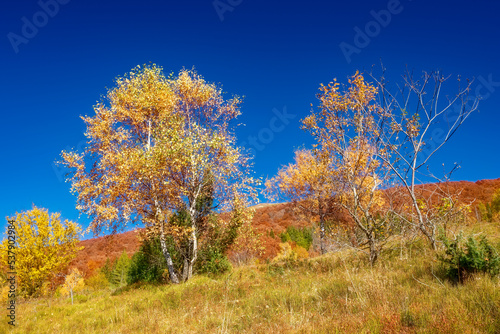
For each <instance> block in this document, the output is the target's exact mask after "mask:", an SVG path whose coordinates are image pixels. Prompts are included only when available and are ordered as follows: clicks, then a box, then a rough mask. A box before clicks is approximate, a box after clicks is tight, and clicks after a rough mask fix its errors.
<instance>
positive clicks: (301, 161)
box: [265, 149, 338, 254]
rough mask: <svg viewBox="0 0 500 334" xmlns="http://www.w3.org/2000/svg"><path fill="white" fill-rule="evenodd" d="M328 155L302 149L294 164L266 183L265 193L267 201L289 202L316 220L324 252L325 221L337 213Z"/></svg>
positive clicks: (333, 172)
mask: <svg viewBox="0 0 500 334" xmlns="http://www.w3.org/2000/svg"><path fill="white" fill-rule="evenodd" d="M331 167H332V164H331V161H330V156H328V155H324V154H323V155H321V152H320V151H318V150H316V151H311V150H306V149H301V150H297V151H296V152H295V162H294V163H292V164H289V165H288V166H284V167H282V168H281V169H280V170H279V171H278V174H277V175H276V176H275V177H273V178H271V179H268V180H266V183H265V186H266V189H265V193H266V196H267V197H269V198H270V199H277V198H283V199H286V200H289V201H291V202H292V203H293V205H294V206H295V207H296V208H298V209H299V210H300V212H301V213H303V214H306V215H309V216H317V217H319V229H320V248H321V253H322V254H324V253H326V245H325V238H326V224H327V220H328V219H329V218H331V217H332V215H334V214H335V213H337V212H338V209H337V207H336V206H335V205H333V203H332V201H333V200H334V197H335V196H336V194H337V192H336V191H335V186H336V183H335V182H334V179H335V177H336V175H335V170H332V169H331Z"/></svg>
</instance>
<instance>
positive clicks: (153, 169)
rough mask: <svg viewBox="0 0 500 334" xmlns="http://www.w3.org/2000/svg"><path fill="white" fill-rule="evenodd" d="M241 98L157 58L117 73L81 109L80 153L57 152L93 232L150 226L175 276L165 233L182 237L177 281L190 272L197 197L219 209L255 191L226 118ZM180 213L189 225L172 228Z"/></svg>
mask: <svg viewBox="0 0 500 334" xmlns="http://www.w3.org/2000/svg"><path fill="white" fill-rule="evenodd" d="M240 104H241V99H240V98H239V97H237V96H234V97H233V98H231V99H225V98H224V96H223V93H222V89H221V88H219V87H217V86H216V85H215V84H212V83H207V82H206V81H205V80H204V79H203V78H202V77H201V76H200V75H199V74H197V73H196V72H195V71H194V70H181V71H180V72H179V74H178V76H176V77H175V76H173V75H171V76H170V77H168V78H167V77H165V76H164V74H163V72H162V69H161V68H160V67H158V66H156V65H151V66H144V67H140V66H138V67H136V68H135V69H133V70H132V71H131V72H130V73H129V74H128V75H126V76H124V77H122V78H118V79H117V80H116V87H115V88H113V89H110V90H109V91H108V94H107V96H106V100H105V101H103V102H101V103H98V104H97V105H96V106H95V108H94V109H95V116H93V117H90V116H86V117H83V120H84V121H85V123H86V125H87V132H86V136H87V138H88V141H87V144H88V145H87V147H86V150H85V152H82V153H78V152H63V163H64V164H65V165H66V166H68V167H70V168H71V169H72V171H73V174H72V177H71V179H70V180H71V182H72V191H73V192H74V193H76V194H77V196H78V209H79V210H81V211H82V212H84V213H87V214H88V215H90V216H91V217H92V218H93V221H92V224H91V227H90V228H91V229H92V230H93V231H94V233H96V234H98V233H99V232H101V230H102V229H110V230H111V231H113V232H115V231H117V230H118V229H122V228H124V227H125V226H127V225H128V224H130V223H144V224H146V225H148V226H152V225H154V226H156V230H157V231H158V234H159V237H160V241H161V245H162V250H163V253H164V256H165V259H166V261H167V264H168V268H169V274H170V279H171V280H172V282H174V283H178V282H179V281H180V280H179V277H178V273H177V272H176V270H175V269H174V266H173V262H172V258H171V256H170V254H169V252H168V249H167V245H166V241H165V240H166V239H165V238H166V236H167V235H172V236H174V237H175V236H176V235H183V236H184V235H187V236H188V246H187V247H189V249H188V250H186V251H185V252H184V253H185V254H186V257H185V259H184V260H185V261H184V268H183V277H182V279H183V280H187V279H189V278H190V277H191V276H192V269H193V266H194V263H195V261H196V259H197V252H198V237H199V235H198V234H199V233H200V224H201V222H202V221H203V219H204V218H205V217H206V215H207V212H201V211H200V206H199V205H198V203H199V202H200V201H201V200H202V199H204V198H207V197H211V198H212V199H213V201H214V207H217V209H218V210H220V211H231V210H234V209H235V208H236V207H237V206H242V207H245V206H246V205H245V204H244V203H246V202H247V201H249V200H252V199H254V198H255V191H254V188H253V184H254V180H253V179H252V178H251V177H248V173H249V169H248V168H249V166H250V164H249V158H248V157H246V156H245V155H244V154H243V153H242V150H241V149H240V148H239V147H237V146H236V145H235V143H236V139H235V136H234V129H233V126H232V125H231V124H232V122H233V121H234V120H235V118H236V117H237V116H238V115H239V114H240ZM240 202H241V203H243V205H240V204H238V203H240ZM214 207H211V208H210V209H211V210H212V209H214ZM181 211H182V212H185V213H187V214H188V218H189V219H188V220H189V224H188V226H185V228H183V229H181V230H179V229H176V227H175V226H169V222H170V221H171V220H170V218H171V217H172V216H173V215H175V214H176V213H178V212H181Z"/></svg>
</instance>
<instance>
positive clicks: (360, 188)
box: [302, 73, 390, 264]
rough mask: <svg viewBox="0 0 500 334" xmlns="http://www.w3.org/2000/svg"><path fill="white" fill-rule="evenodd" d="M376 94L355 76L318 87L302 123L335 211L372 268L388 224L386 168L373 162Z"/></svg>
mask: <svg viewBox="0 0 500 334" xmlns="http://www.w3.org/2000/svg"><path fill="white" fill-rule="evenodd" d="M376 96H377V89H376V88H375V87H374V86H372V85H371V84H369V83H367V82H366V81H365V80H364V77H363V76H362V75H361V74H359V73H356V74H355V75H353V76H352V77H351V78H349V85H348V86H347V87H342V86H341V85H340V84H339V83H337V82H332V83H330V84H329V85H328V86H324V85H321V87H320V93H319V94H318V99H319V101H320V104H319V107H318V111H316V112H315V111H313V112H312V114H311V115H310V116H308V117H306V118H305V119H304V120H303V121H302V122H303V124H304V126H303V127H304V129H306V130H308V131H310V132H311V134H312V135H313V136H314V138H315V139H316V141H317V145H318V149H319V150H320V151H321V152H322V156H325V157H328V167H327V168H326V169H325V170H326V171H327V173H329V174H330V175H331V176H332V177H329V178H327V180H328V181H329V182H334V185H335V186H331V187H330V188H329V189H334V190H335V193H336V194H337V197H336V202H335V203H336V205H338V206H339V207H341V208H342V209H343V210H345V212H347V213H348V215H349V217H350V219H351V220H352V221H353V223H354V226H355V227H356V228H357V229H358V231H360V232H361V233H360V236H361V240H360V242H359V243H358V244H359V246H360V248H361V249H367V254H368V255H369V260H370V263H372V264H373V263H374V262H375V261H376V260H377V258H378V256H379V253H380V250H381V247H382V246H383V244H384V242H385V241H386V240H387V236H388V231H389V227H388V224H389V223H390V220H389V219H388V217H386V216H385V214H384V211H383V210H381V209H382V206H383V204H384V200H383V195H382V192H381V189H382V188H383V187H384V186H385V185H386V184H387V182H388V180H389V174H388V172H387V166H385V164H384V163H383V162H382V161H381V159H378V153H379V149H380V147H379V146H378V142H379V141H378V135H379V132H378V127H377V123H376V121H377V115H381V114H382V113H383V112H384V110H383V109H382V108H380V106H379V105H378V103H377V100H376Z"/></svg>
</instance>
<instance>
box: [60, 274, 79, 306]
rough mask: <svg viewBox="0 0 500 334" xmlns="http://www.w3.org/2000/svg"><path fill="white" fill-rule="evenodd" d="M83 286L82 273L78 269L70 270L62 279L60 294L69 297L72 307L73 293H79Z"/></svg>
mask: <svg viewBox="0 0 500 334" xmlns="http://www.w3.org/2000/svg"><path fill="white" fill-rule="evenodd" d="M84 286H85V282H84V280H83V275H82V273H81V272H80V271H79V270H78V268H72V269H71V271H70V272H69V274H68V275H66V277H65V278H64V284H63V286H62V288H61V293H62V294H63V295H64V296H70V297H71V305H73V295H74V293H76V292H78V291H80V290H81V289H83V287H84Z"/></svg>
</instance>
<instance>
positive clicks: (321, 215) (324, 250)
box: [318, 198, 326, 254]
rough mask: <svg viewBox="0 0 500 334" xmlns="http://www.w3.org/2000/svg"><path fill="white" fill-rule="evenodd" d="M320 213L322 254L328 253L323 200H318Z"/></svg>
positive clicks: (320, 245)
mask: <svg viewBox="0 0 500 334" xmlns="http://www.w3.org/2000/svg"><path fill="white" fill-rule="evenodd" d="M318 209H319V210H318V211H319V239H320V241H319V247H320V250H321V254H325V253H326V249H325V237H326V236H325V215H324V214H323V205H322V203H321V200H320V199H319V198H318Z"/></svg>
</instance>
